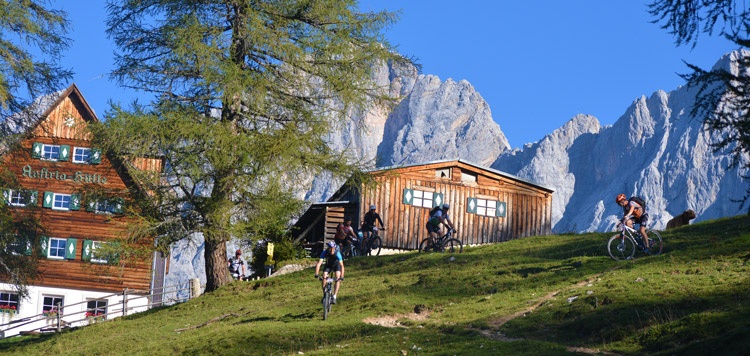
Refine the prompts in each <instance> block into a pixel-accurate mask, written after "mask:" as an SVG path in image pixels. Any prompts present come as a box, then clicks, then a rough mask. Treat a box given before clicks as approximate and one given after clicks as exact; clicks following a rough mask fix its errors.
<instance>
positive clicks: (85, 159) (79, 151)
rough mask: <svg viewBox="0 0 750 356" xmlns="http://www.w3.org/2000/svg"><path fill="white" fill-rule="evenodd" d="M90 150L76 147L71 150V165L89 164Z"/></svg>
mask: <svg viewBox="0 0 750 356" xmlns="http://www.w3.org/2000/svg"><path fill="white" fill-rule="evenodd" d="M90 161H91V149H90V148H87V147H76V148H74V149H73V163H90Z"/></svg>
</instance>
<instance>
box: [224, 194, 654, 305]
mask: <svg viewBox="0 0 750 356" xmlns="http://www.w3.org/2000/svg"><path fill="white" fill-rule="evenodd" d="M615 202H616V203H617V204H618V205H620V206H621V207H622V208H623V217H622V219H621V220H620V223H623V224H626V225H628V226H629V227H631V228H632V227H633V224H634V223H636V224H639V225H640V226H639V232H640V233H641V236H643V242H644V250H643V251H644V252H645V253H649V252H650V251H649V246H650V245H649V239H648V235H647V234H646V229H647V226H648V213H647V212H646V206H645V204H644V203H643V201H642V200H641V201H639V200H638V199H633V198H631V199H628V198H627V197H626V196H625V194H618V195H617V197H616V198H615ZM376 209H377V207H376V206H375V205H370V210H369V211H368V212H367V213H366V214H365V216H364V218H363V219H362V235H363V241H360V243H364V242H365V241H367V239H369V237H370V234H371V233H372V232H373V230H374V228H375V227H376V224H379V225H380V228H381V229H382V228H385V225H384V224H383V219H382V218H381V217H380V215H379V214H378V213H377V212H376ZM449 209H450V205H449V204H443V205H441V206H440V207H439V208H438V209H435V210H434V211H431V214H430V218H429V219H428V221H427V224H426V228H427V232H428V233H429V236H430V238H431V239H432V241H433V242H435V241H437V238H438V237H439V233H440V225H443V226H445V227H446V228H448V229H452V230H453V231H455V226H454V225H453V222H452V221H451V220H450V216H449V215H448V210H449ZM356 240H357V235H356V233H355V232H354V228H353V227H352V218H351V217H346V218H344V222H343V223H341V224H339V225H338V226H337V228H336V235H335V236H334V240H333V241H329V242H328V243H326V246H325V249H324V250H323V252H322V253H321V254H320V259H319V260H318V263H317V264H316V265H315V278H319V277H320V272H321V267H323V276H322V277H323V278H322V286H323V287H324V288H325V284H326V280H327V279H328V276H329V275H330V274H331V273H333V274H334V277H335V285H334V289H333V303H334V304H335V303H336V297H337V296H338V293H339V288H340V287H341V281H343V280H344V272H345V268H344V258H343V256H342V255H341V248H343V247H344V246H347V245H348V244H350V243H354V241H356ZM229 270H230V272H231V274H232V276H233V277H234V278H235V279H240V278H242V277H243V276H244V275H245V264H244V262H243V261H242V251H241V250H237V252H236V254H235V257H234V258H231V259H230V260H229Z"/></svg>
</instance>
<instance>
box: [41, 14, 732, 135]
mask: <svg viewBox="0 0 750 356" xmlns="http://www.w3.org/2000/svg"><path fill="white" fill-rule="evenodd" d="M649 2H650V0H638V1H633V0H607V1H595V0H568V1H558V0H524V1H505V0H498V1H496V0H483V1H481V0H460V1H456V0H364V1H361V2H360V8H361V9H362V10H365V11H366V10H383V9H387V10H389V11H400V20H399V22H397V23H396V24H395V25H394V26H392V27H390V28H389V29H387V31H386V32H385V37H386V38H387V39H388V40H389V41H390V42H391V43H392V44H394V45H396V46H397V47H398V50H399V52H401V53H403V54H405V55H408V56H412V57H414V58H416V59H417V61H418V63H420V64H421V65H422V73H424V74H433V75H437V76H438V77H440V79H441V80H446V79H448V78H452V79H454V80H456V81H458V80H461V79H466V80H468V81H469V82H470V83H471V84H472V85H473V86H474V87H475V88H476V90H477V91H478V92H479V93H480V94H481V95H482V97H484V99H485V100H486V101H487V102H488V103H489V105H490V109H491V110H492V114H493V118H494V119H495V121H496V122H497V123H498V124H499V125H500V128H501V129H502V130H503V132H504V133H505V135H506V136H507V138H508V140H509V141H510V143H511V146H513V147H520V146H521V145H523V144H524V143H527V142H534V141H537V140H539V139H541V138H542V137H544V135H546V134H549V133H551V132H552V131H553V130H555V129H557V128H559V127H560V126H562V125H563V124H564V123H565V122H567V121H568V120H570V118H572V117H573V116H574V115H576V114H590V115H594V116H596V117H597V118H599V120H600V122H601V123H602V124H605V125H608V124H612V123H614V122H615V121H616V120H617V119H618V118H619V117H620V116H621V115H622V114H623V113H624V112H625V109H626V108H627V107H628V106H629V105H630V104H631V103H632V102H633V100H635V99H636V98H638V97H640V96H641V95H646V96H650V95H651V94H652V93H653V92H654V91H656V90H659V89H663V90H665V91H671V90H674V89H676V88H677V87H678V86H680V85H682V84H684V81H683V80H682V79H681V78H679V77H678V75H677V73H686V72H688V68H687V66H686V65H685V64H684V63H683V60H684V61H686V62H688V63H692V64H696V65H699V66H701V67H703V68H710V67H711V66H713V64H714V63H715V62H716V61H717V60H718V59H719V58H720V57H721V56H722V55H723V54H725V53H727V52H729V51H731V50H734V49H737V48H736V46H735V45H733V44H732V43H731V42H728V41H726V40H724V39H723V38H718V37H716V36H714V37H708V36H705V35H702V36H701V37H700V38H699V42H698V44H697V46H696V47H695V48H691V47H690V46H682V47H675V45H674V39H673V38H672V37H671V35H669V34H668V33H667V31H666V30H663V29H661V28H659V25H657V24H653V23H651V21H652V20H653V19H652V18H651V17H650V16H649V15H648V13H647V8H646V4H648V3H649ZM94 4H96V5H94ZM100 4H101V5H100ZM53 6H54V7H56V8H62V9H63V10H65V11H67V12H68V15H69V16H70V19H71V22H72V32H71V33H70V37H71V38H72V40H73V41H74V42H73V47H72V48H71V50H70V51H69V52H68V53H67V55H66V56H65V58H63V65H65V66H69V67H72V68H73V70H74V71H75V73H76V74H75V78H74V82H75V83H76V85H78V87H79V88H80V89H81V91H82V92H83V95H84V97H86V99H87V100H88V101H89V104H90V105H91V106H92V107H93V109H94V110H95V111H96V112H97V114H98V115H99V116H100V118H101V116H103V114H104V111H105V110H106V109H107V108H108V104H107V101H108V100H109V99H113V100H115V101H119V102H122V103H127V102H128V101H130V100H131V98H133V97H134V96H135V95H134V94H133V93H130V92H128V91H126V90H124V89H121V88H118V87H117V86H116V85H115V84H114V83H112V82H110V81H109V79H108V75H107V74H108V72H109V71H110V70H111V69H112V53H113V50H114V49H113V48H112V43H111V41H109V40H108V39H107V38H106V34H105V33H104V30H105V26H106V25H105V20H106V12H105V9H104V6H103V1H102V2H101V3H100V2H89V1H68V0H54V1H53Z"/></svg>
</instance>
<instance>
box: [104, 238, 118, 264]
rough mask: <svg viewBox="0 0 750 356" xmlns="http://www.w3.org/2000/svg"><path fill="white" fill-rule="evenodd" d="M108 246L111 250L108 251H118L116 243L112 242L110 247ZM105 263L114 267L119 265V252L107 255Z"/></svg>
mask: <svg viewBox="0 0 750 356" xmlns="http://www.w3.org/2000/svg"><path fill="white" fill-rule="evenodd" d="M108 246H112V248H111V249H108V250H110V251H120V243H118V242H112V243H111V245H108ZM107 263H108V264H111V265H116V264H118V263H120V253H119V252H111V253H109V254H108V255H107Z"/></svg>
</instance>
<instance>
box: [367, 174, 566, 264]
mask: <svg viewBox="0 0 750 356" xmlns="http://www.w3.org/2000/svg"><path fill="white" fill-rule="evenodd" d="M373 174H374V175H376V181H377V184H376V185H375V186H369V187H364V188H363V189H362V190H361V197H360V198H361V199H360V211H361V212H362V214H364V212H366V211H367V209H368V206H369V205H371V204H374V205H376V206H377V208H378V213H379V214H380V215H381V218H382V219H383V222H384V224H385V226H386V228H385V231H383V232H382V233H381V237H382V238H383V244H384V247H388V248H397V249H417V248H418V247H419V242H420V241H421V240H422V239H424V238H426V237H427V229H426V228H425V225H426V223H427V220H428V219H429V211H430V209H431V206H432V205H435V204H432V202H431V204H429V205H430V206H429V207H428V206H425V205H427V204H428V203H427V202H426V201H425V200H423V201H422V204H421V205H419V204H417V205H415V202H414V201H411V203H407V202H405V191H408V192H410V193H412V194H422V195H425V194H427V195H430V196H432V197H433V198H434V197H440V200H441V201H442V202H445V203H448V204H450V206H451V208H450V210H449V216H450V218H451V220H452V221H453V224H454V225H455V226H456V229H457V231H458V233H457V236H456V237H457V238H459V239H460V240H461V241H462V242H463V243H464V244H468V245H475V244H487V243H495V242H502V241H507V240H511V239H516V238H522V237H527V236H534V235H548V234H550V233H551V231H552V224H551V217H552V190H551V189H548V188H544V187H541V186H538V185H535V184H532V183H529V182H525V181H523V180H520V179H517V178H515V177H512V176H510V175H507V174H502V173H501V172H498V171H493V170H488V169H483V168H481V167H478V166H475V165H472V164H469V163H466V162H463V161H460V160H458V161H447V162H439V163H432V164H426V165H417V166H411V167H404V168H394V169H388V170H384V171H377V172H373ZM493 202H494V203H493ZM477 203H482V204H484V205H485V209H482V210H479V209H477V207H476V206H474V207H473V208H472V207H471V205H475V204H477ZM487 204H495V205H496V207H495V209H486V205H487ZM418 205H419V206H418ZM501 210H502V211H501ZM488 212H492V213H488ZM488 215H489V216H488ZM359 219H360V220H361V219H362V216H360V217H359Z"/></svg>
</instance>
